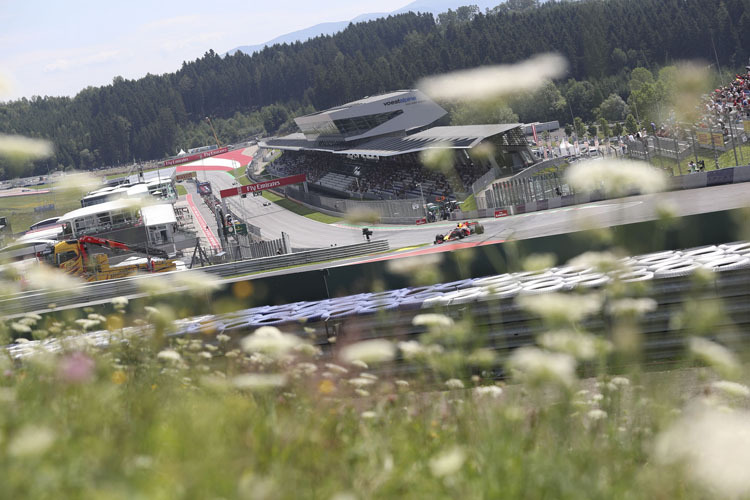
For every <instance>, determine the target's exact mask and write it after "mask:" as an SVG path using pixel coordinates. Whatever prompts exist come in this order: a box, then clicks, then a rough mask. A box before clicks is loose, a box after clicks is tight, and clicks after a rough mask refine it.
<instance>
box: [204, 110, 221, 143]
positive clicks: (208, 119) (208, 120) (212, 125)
mask: <svg viewBox="0 0 750 500" xmlns="http://www.w3.org/2000/svg"><path fill="white" fill-rule="evenodd" d="M206 121H207V122H208V125H209V126H210V127H211V132H213V133H214V140H215V141H216V147H218V148H220V147H221V142H219V136H218V135H216V130H215V129H214V124H213V123H211V118H209V117H206Z"/></svg>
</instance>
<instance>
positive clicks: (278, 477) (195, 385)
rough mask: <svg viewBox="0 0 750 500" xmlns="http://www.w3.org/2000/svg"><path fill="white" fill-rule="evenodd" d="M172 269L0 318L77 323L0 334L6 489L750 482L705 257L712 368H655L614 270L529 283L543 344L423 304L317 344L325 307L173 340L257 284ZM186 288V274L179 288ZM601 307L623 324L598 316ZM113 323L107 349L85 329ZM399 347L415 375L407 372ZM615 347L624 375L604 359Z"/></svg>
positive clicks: (545, 487) (615, 488)
mask: <svg viewBox="0 0 750 500" xmlns="http://www.w3.org/2000/svg"><path fill="white" fill-rule="evenodd" d="M584 257H585V258H584ZM550 258H551V257H550V256H549V255H546V256H545V255H540V256H536V257H535V258H529V259H527V260H526V261H525V262H524V268H525V269H527V270H528V271H531V272H534V271H538V270H539V269H542V268H544V267H546V266H549V265H551V264H553V263H554V262H549V260H550ZM621 262H622V261H620V260H619V259H616V258H615V256H614V255H612V254H608V253H602V254H588V255H586V256H582V257H581V258H579V259H578V261H577V262H571V265H588V266H594V267H597V268H599V269H602V270H604V269H609V270H612V269H617V267H612V266H619V265H621ZM407 267H408V266H406V265H403V266H401V268H400V269H398V272H400V273H404V274H406V275H409V276H411V277H412V278H413V279H414V280H418V279H420V276H422V274H423V272H424V271H425V270H426V269H425V268H426V267H429V265H428V266H425V264H424V262H420V265H419V268H418V269H416V270H415V269H413V268H411V269H407ZM394 272H395V270H394ZM56 274H57V273H56V272H52V271H49V272H45V273H42V274H36V275H31V276H30V277H29V279H30V284H31V285H32V286H38V285H40V284H42V283H46V284H47V285H46V286H52V285H53V284H54V286H55V287H57V288H58V289H60V290H63V289H69V288H70V286H71V283H69V280H71V279H72V278H70V277H67V276H55V275H56ZM172 278H173V279H174V280H179V281H178V282H167V281H166V280H162V279H161V278H160V277H154V279H152V280H142V281H143V283H141V284H140V286H141V289H142V291H144V292H146V293H147V294H148V300H146V301H143V302H128V301H127V299H124V298H118V299H113V301H112V304H111V305H108V306H105V307H102V308H100V309H97V310H98V311H99V312H100V313H101V314H99V313H97V312H95V310H93V309H90V308H87V309H85V310H83V311H74V310H70V311H64V312H60V313H59V314H57V315H56V316H47V317H44V318H43V317H40V316H38V315H34V314H29V315H27V316H25V317H23V318H16V319H14V320H8V321H5V322H4V323H0V340H2V343H3V344H4V343H5V342H7V341H8V340H9V339H10V338H14V339H19V338H24V337H27V338H34V339H42V338H47V337H57V338H59V339H62V343H61V344H60V347H61V350H60V351H58V352H55V353H53V352H51V351H48V350H47V348H45V347H43V346H39V345H34V344H29V343H27V342H23V341H22V340H17V342H18V343H19V344H20V348H21V349H25V350H26V356H25V357H24V358H23V359H15V360H13V359H11V358H10V357H9V356H8V355H7V351H2V352H0V374H2V377H1V378H0V483H1V484H2V485H3V490H2V491H3V493H4V495H5V496H6V497H7V498H50V497H55V498H123V499H125V498H128V499H129V498H324V499H329V498H394V497H398V498H402V497H403V498H569V499H578V498H602V499H609V498H708V497H710V498H716V497H720V496H725V497H732V498H735V497H737V496H740V495H743V494H744V495H746V494H748V493H750V481H749V480H748V476H747V474H746V471H747V466H748V465H750V457H749V456H748V453H747V449H748V447H750V439H749V438H748V436H750V430H749V429H748V426H749V425H750V424H748V422H750V416H749V415H748V413H747V412H746V410H743V408H745V407H747V404H748V397H750V389H749V388H748V387H747V386H745V385H743V384H742V383H740V381H745V380H746V379H747V377H746V374H745V373H744V372H745V370H744V368H743V366H742V365H741V364H740V363H739V359H740V358H739V357H738V356H737V355H736V354H734V353H732V352H730V351H729V350H728V349H727V348H725V347H723V346H722V345H720V344H718V343H716V342H713V341H711V340H707V339H706V338H704V337H703V336H705V335H711V334H712V332H715V331H716V328H717V325H718V324H719V323H720V322H723V319H722V318H723V316H722V314H721V305H720V303H717V301H715V300H707V298H708V296H706V295H705V294H706V293H708V292H707V291H708V290H710V286H709V284H710V282H711V276H710V275H706V274H705V273H700V275H699V276H696V279H695V284H696V285H695V290H694V291H693V292H691V293H690V294H688V296H687V297H685V300H686V302H685V305H684V308H682V309H680V310H676V311H674V313H673V318H672V322H671V323H670V324H672V325H673V327H674V328H679V329H681V330H682V331H684V332H685V333H686V334H688V335H691V337H690V339H689V341H688V343H689V345H690V352H691V354H690V357H689V358H687V357H686V358H685V359H684V360H683V361H681V360H674V362H675V364H674V365H673V367H677V368H679V367H680V366H693V367H694V366H695V365H696V363H698V362H699V363H700V364H701V365H703V366H704V367H703V368H692V369H689V370H676V371H674V372H672V373H657V374H654V373H651V374H648V373H645V372H644V371H643V367H642V365H641V364H640V362H639V359H641V355H642V353H641V352H640V345H641V342H642V340H643V339H642V337H641V334H640V332H639V331H638V329H637V326H636V325H637V321H636V320H637V318H638V317H639V316H640V315H641V314H644V313H645V312H647V311H650V310H653V309H654V308H655V307H656V304H655V303H653V301H651V300H650V299H635V298H632V297H627V296H626V292H627V290H626V288H627V285H626V284H624V283H620V282H618V281H617V280H615V281H613V282H612V283H611V284H610V285H607V287H605V289H603V290H600V291H598V292H596V293H590V292H589V293H571V294H547V295H536V296H522V297H519V298H518V299H517V303H518V305H519V306H520V307H521V308H523V309H524V310H526V311H527V312H528V313H529V314H531V315H532V317H535V318H536V321H538V322H539V326H540V327H541V328H538V331H539V332H545V333H539V334H538V335H537V337H536V343H537V345H538V347H523V348H520V349H516V350H515V351H513V352H512V353H511V354H510V355H509V356H507V357H505V358H504V359H499V358H497V357H496V356H498V353H497V352H495V351H490V350H488V349H485V348H483V347H482V346H483V343H484V341H485V340H486V335H485V334H484V332H483V331H482V330H481V328H480V327H478V326H477V325H473V324H472V323H471V318H470V317H469V315H465V314H463V313H460V312H456V311H454V314H452V316H446V315H442V314H421V315H418V316H415V318H414V319H413V321H412V323H413V325H414V327H415V328H420V329H422V330H423V331H424V333H423V334H421V335H420V336H419V337H418V339H415V337H413V336H411V337H408V338H405V339H403V341H401V342H392V341H390V340H386V339H377V340H369V341H367V340H366V341H357V339H356V338H351V337H348V338H347V337H346V336H342V337H341V338H339V339H338V341H336V340H337V339H336V338H335V337H334V338H329V339H328V342H327V346H328V352H326V353H325V354H324V353H323V352H322V351H321V350H320V349H319V347H317V345H318V344H320V343H321V342H325V339H326V337H327V335H329V333H328V332H325V331H324V330H323V329H322V328H315V327H314V326H313V325H310V326H308V327H307V328H304V334H302V335H293V334H287V333H282V332H281V331H279V330H278V329H276V328H274V327H263V328H260V329H258V330H255V331H254V332H249V331H248V332H243V333H241V334H240V335H239V336H238V337H229V336H227V335H224V334H217V332H216V331H213V330H212V329H211V328H210V327H206V328H203V330H202V331H200V333H197V334H195V335H194V336H192V337H181V338H175V337H170V336H169V335H168V334H169V333H170V331H171V329H172V328H173V322H172V320H173V319H174V318H175V317H182V316H185V315H189V314H203V313H205V312H208V311H210V310H214V311H222V310H233V309H236V308H237V307H239V306H240V305H241V303H242V300H243V298H246V297H247V296H248V295H249V294H252V293H253V290H252V283H251V282H237V283H234V284H233V285H232V288H231V290H230V291H231V294H230V295H231V296H232V297H233V299H227V298H224V299H221V301H219V300H216V301H215V302H214V303H211V300H210V297H209V296H208V295H207V293H206V292H207V290H210V289H214V288H216V287H218V286H220V285H219V283H217V282H215V281H214V280H213V279H212V278H211V277H210V276H200V275H199V276H196V275H187V274H179V273H178V274H177V275H175V276H173V277H172ZM3 285H4V286H5V287H6V288H8V287H14V286H17V285H14V284H13V283H12V282H6V283H3ZM175 287H177V288H180V287H182V288H184V291H183V292H181V293H180V294H176V295H169V294H167V295H165V293H166V292H170V291H171V290H173V289H174V288H175ZM636 290H641V291H643V289H642V288H640V287H636V288H634V289H633V290H631V292H633V291H636ZM207 299H209V300H207ZM227 300H235V301H236V302H237V303H235V304H232V305H230V304H228V303H226V301H227ZM146 304H148V305H146ZM81 314H83V316H81ZM589 316H592V317H598V318H599V319H600V320H603V321H599V323H603V324H607V325H610V326H609V327H608V330H607V331H606V332H603V333H602V334H600V335H595V334H591V333H587V332H586V330H585V328H584V327H583V320H584V319H585V318H586V317H589ZM386 319H387V318H386ZM124 327H125V328H124ZM130 327H139V328H141V330H140V333H138V331H136V330H133V329H131V328H130ZM104 328H106V329H107V333H106V335H107V336H108V340H109V347H108V348H101V347H98V346H97V345H95V344H94V343H93V342H90V341H88V340H84V338H83V337H81V335H80V334H81V333H82V332H85V331H88V332H92V331H96V330H99V329H104ZM352 331H353V330H352ZM729 338H730V339H732V338H734V339H735V340H734V342H735V345H738V344H737V343H736V338H737V337H736V336H733V335H730V336H729ZM729 343H731V342H729ZM16 347H19V346H16ZM15 352H18V350H16V351H15ZM397 358H404V359H408V360H409V361H410V362H411V363H413V364H414V365H415V366H417V367H418V370H417V371H416V373H415V374H413V375H411V376H408V377H407V376H405V375H404V374H403V372H401V371H399V370H398V367H399V364H398V360H397ZM613 359H615V360H619V361H620V362H619V363H618V364H617V366H618V367H619V368H618V371H617V374H616V373H613V371H612V370H611V369H610V368H608V366H609V363H610V361H611V360H613ZM491 366H494V367H497V366H503V369H504V370H505V373H506V374H508V375H509V379H508V382H507V383H505V382H501V383H499V382H496V381H495V380H494V379H493V378H492V373H490V372H487V371H486V370H487V369H488V368H489V367H491ZM623 370H624V373H620V372H622V371H623ZM720 377H723V378H724V379H727V380H721V381H717V379H718V378H720ZM694 450H699V451H694Z"/></svg>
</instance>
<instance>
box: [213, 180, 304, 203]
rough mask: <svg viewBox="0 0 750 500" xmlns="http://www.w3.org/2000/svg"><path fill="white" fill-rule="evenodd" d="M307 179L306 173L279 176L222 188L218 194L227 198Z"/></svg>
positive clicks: (297, 182)
mask: <svg viewBox="0 0 750 500" xmlns="http://www.w3.org/2000/svg"><path fill="white" fill-rule="evenodd" d="M305 181H307V175H305V174H299V175H292V176H291V177H281V178H279V179H274V180H272V181H264V182H258V183H255V184H248V185H247V186H240V187H234V188H229V189H222V190H221V191H219V195H220V196H221V197H222V198H229V197H230V196H237V195H239V194H245V193H255V192H258V191H264V190H266V189H273V188H277V187H281V186H288V185H290V184H299V183H300V182H305Z"/></svg>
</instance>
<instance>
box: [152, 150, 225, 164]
mask: <svg viewBox="0 0 750 500" xmlns="http://www.w3.org/2000/svg"><path fill="white" fill-rule="evenodd" d="M227 151H229V148H227V147H224V148H219V149H212V150H211V151H203V152H202V153H196V154H194V155H188V156H183V157H180V158H170V159H169V160H166V161H165V162H164V166H165V167H171V166H172V165H179V164H181V163H188V162H190V161H197V160H202V159H203V158H209V157H211V156H216V155H220V154H223V153H226V152H227Z"/></svg>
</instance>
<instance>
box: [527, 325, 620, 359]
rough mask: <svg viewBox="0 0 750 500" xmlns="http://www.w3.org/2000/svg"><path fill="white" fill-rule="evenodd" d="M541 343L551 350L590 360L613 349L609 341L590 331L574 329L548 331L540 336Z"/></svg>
mask: <svg viewBox="0 0 750 500" xmlns="http://www.w3.org/2000/svg"><path fill="white" fill-rule="evenodd" d="M539 345H541V346H542V347H544V348H545V349H548V350H550V351H557V352H562V353H565V354H570V355H571V356H573V357H574V358H576V359H581V360H590V359H594V358H595V357H596V356H597V354H602V353H606V352H608V351H610V350H611V346H610V345H609V343H608V342H607V341H606V340H604V339H600V338H598V337H596V336H594V335H591V334H590V333H583V332H577V331H573V330H558V331H553V332H548V333H545V334H543V335H541V336H540V337H539Z"/></svg>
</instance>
